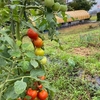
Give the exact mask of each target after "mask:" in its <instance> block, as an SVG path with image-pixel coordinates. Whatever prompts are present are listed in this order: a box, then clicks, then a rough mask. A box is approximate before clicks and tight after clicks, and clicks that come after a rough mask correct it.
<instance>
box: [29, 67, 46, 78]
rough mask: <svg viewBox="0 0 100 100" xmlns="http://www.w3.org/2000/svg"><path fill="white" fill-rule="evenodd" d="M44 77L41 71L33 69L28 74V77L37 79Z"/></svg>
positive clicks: (43, 72)
mask: <svg viewBox="0 0 100 100" xmlns="http://www.w3.org/2000/svg"><path fill="white" fill-rule="evenodd" d="M43 75H45V71H44V70H43V69H33V70H31V72H30V76H32V77H39V76H43Z"/></svg>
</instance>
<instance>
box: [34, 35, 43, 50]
mask: <svg viewBox="0 0 100 100" xmlns="http://www.w3.org/2000/svg"><path fill="white" fill-rule="evenodd" d="M32 42H33V44H34V46H36V47H37V48H40V47H42V46H43V41H42V39H41V38H39V37H38V38H37V39H36V40H32Z"/></svg>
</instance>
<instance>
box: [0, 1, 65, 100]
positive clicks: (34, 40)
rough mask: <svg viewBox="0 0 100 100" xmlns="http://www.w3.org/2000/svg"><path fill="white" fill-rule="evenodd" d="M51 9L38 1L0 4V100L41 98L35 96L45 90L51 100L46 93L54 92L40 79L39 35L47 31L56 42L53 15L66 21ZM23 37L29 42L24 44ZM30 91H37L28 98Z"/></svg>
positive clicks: (41, 53) (55, 24) (40, 45)
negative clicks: (41, 86) (40, 86)
mask: <svg viewBox="0 0 100 100" xmlns="http://www.w3.org/2000/svg"><path fill="white" fill-rule="evenodd" d="M46 1H47V0H46ZM49 2H50V0H49ZM1 4H2V5H1ZM48 5H50V4H48ZM52 6H53V5H52ZM52 6H50V7H49V6H47V4H46V3H45V4H44V1H43V2H40V1H39V0H38V1H37V0H22V1H20V0H1V1H0V21H1V23H0V68H1V70H0V100H16V99H18V100H19V99H20V100H23V99H35V98H40V96H39V97H38V96H37V93H38V94H39V95H40V92H41V91H43V90H44V89H45V93H46V96H45V99H46V98H48V100H51V99H52V96H51V94H49V95H48V93H52V92H54V91H55V89H54V88H53V87H51V86H49V85H50V83H49V82H48V81H46V80H44V79H43V78H41V77H42V76H45V67H44V65H43V63H41V60H42V59H43V57H45V52H44V45H43V35H42V33H44V30H48V35H49V38H50V39H51V40H55V41H57V42H59V39H58V38H57V34H58V31H56V27H57V26H58V24H57V23H56V18H55V15H59V14H60V16H62V17H63V18H64V19H65V12H64V11H61V10H60V11H59V12H58V11H53V8H52ZM58 13H59V14H58ZM26 36H28V37H27V38H28V40H29V42H25V41H23V40H24V38H25V37H26ZM43 61H44V60H43ZM45 63H46V61H45ZM39 85H43V88H42V89H40V88H38V86H39ZM29 88H32V89H31V90H30V91H31V93H33V92H34V91H38V92H37V93H36V92H35V95H34V96H33V94H32V95H30V93H27V91H28V90H29ZM47 92H48V93H47Z"/></svg>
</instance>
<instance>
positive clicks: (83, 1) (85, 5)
mask: <svg viewBox="0 0 100 100" xmlns="http://www.w3.org/2000/svg"><path fill="white" fill-rule="evenodd" d="M94 4H96V2H95V0H73V2H71V3H69V4H68V6H69V8H70V7H71V9H73V10H87V11H88V10H89V9H90V8H91V7H92V6H93V5H94ZM71 9H69V10H71Z"/></svg>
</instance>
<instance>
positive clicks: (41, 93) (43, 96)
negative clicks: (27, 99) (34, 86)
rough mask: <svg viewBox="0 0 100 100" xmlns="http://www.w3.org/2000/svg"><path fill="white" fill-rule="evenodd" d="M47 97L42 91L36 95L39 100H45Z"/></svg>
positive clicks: (45, 92)
mask: <svg viewBox="0 0 100 100" xmlns="http://www.w3.org/2000/svg"><path fill="white" fill-rule="evenodd" d="M47 97H48V92H47V91H45V90H42V91H41V92H39V93H38V98H39V99H40V100H45V99H46V98H47Z"/></svg>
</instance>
